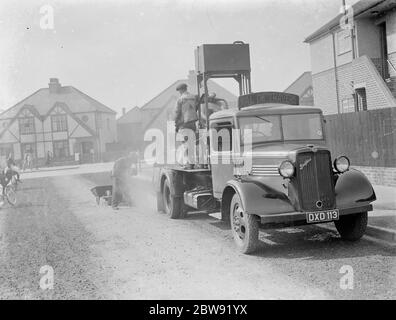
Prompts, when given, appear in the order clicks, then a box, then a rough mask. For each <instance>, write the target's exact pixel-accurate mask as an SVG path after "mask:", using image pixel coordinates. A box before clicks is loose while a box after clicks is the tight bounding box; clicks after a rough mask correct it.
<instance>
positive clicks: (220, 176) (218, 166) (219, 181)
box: [209, 119, 234, 198]
mask: <svg viewBox="0 0 396 320" xmlns="http://www.w3.org/2000/svg"><path fill="white" fill-rule="evenodd" d="M209 128H210V129H211V130H210V133H209V134H210V148H211V149H210V165H211V171H212V184H213V195H214V197H215V198H221V195H222V193H223V190H224V187H225V185H226V182H227V181H228V180H230V179H231V178H232V177H233V168H234V167H233V163H232V129H233V128H234V124H233V119H218V120H215V121H213V122H211V123H210V126H209Z"/></svg>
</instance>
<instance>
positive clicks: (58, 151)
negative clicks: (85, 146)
mask: <svg viewBox="0 0 396 320" xmlns="http://www.w3.org/2000/svg"><path fill="white" fill-rule="evenodd" d="M68 156H69V143H68V141H67V140H62V141H54V157H55V158H56V159H62V158H66V157H68Z"/></svg>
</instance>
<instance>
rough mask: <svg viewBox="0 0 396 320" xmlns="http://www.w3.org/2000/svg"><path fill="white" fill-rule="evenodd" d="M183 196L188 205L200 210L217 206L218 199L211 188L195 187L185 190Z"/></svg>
mask: <svg viewBox="0 0 396 320" xmlns="http://www.w3.org/2000/svg"><path fill="white" fill-rule="evenodd" d="M183 198H184V203H185V204H186V205H188V206H190V207H193V208H195V209H198V210H213V209H215V208H216V207H217V201H216V199H215V198H214V197H213V192H212V190H210V189H204V188H195V189H192V190H189V191H185V192H184V195H183Z"/></svg>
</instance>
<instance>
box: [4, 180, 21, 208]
mask: <svg viewBox="0 0 396 320" xmlns="http://www.w3.org/2000/svg"><path fill="white" fill-rule="evenodd" d="M5 200H7V202H8V203H9V204H10V205H11V206H15V205H16V203H17V196H16V191H15V187H14V186H13V185H12V184H11V180H10V181H9V182H8V184H7V185H6V186H5V187H3V192H2V194H1V195H0V204H1V206H3V205H4V203H5Z"/></svg>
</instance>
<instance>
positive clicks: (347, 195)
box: [335, 169, 377, 209]
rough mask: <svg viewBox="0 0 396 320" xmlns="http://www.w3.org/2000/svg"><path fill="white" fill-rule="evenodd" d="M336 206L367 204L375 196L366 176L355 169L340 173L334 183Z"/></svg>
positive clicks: (348, 206) (374, 198) (347, 206)
mask: <svg viewBox="0 0 396 320" xmlns="http://www.w3.org/2000/svg"><path fill="white" fill-rule="evenodd" d="M335 194H336V203H337V208H340V209H343V208H350V207H358V206H363V205H367V204H369V203H371V202H373V201H375V200H376V199H377V198H376V196H375V192H374V189H373V186H372V185H371V183H370V181H369V180H368V179H367V177H366V176H365V175H364V174H363V173H362V172H360V171H359V170H356V169H350V170H348V171H347V172H344V173H342V174H340V176H339V177H338V179H337V181H336V185H335Z"/></svg>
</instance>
